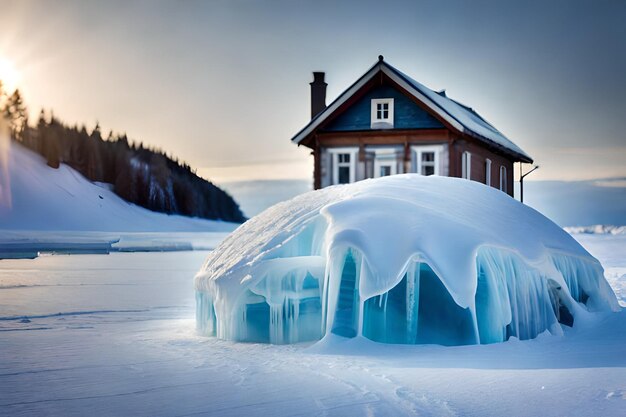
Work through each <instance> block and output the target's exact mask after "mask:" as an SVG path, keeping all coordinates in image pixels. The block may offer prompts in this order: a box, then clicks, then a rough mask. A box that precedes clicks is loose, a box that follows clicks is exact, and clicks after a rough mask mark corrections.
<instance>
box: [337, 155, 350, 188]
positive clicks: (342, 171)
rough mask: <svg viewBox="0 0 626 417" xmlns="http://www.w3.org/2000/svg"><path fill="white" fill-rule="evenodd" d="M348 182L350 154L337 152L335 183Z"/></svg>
mask: <svg viewBox="0 0 626 417" xmlns="http://www.w3.org/2000/svg"><path fill="white" fill-rule="evenodd" d="M349 182H350V154H349V153H338V154H337V184H348V183H349Z"/></svg>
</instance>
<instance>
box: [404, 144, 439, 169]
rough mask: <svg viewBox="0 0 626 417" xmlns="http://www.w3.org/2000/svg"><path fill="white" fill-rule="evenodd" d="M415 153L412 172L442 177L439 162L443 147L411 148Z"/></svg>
mask: <svg viewBox="0 0 626 417" xmlns="http://www.w3.org/2000/svg"><path fill="white" fill-rule="evenodd" d="M411 149H413V152H414V153H415V159H414V165H413V170H414V172H416V173H418V174H422V175H442V174H441V172H440V169H441V168H440V160H441V155H442V153H443V151H444V147H443V145H431V146H412V147H411Z"/></svg>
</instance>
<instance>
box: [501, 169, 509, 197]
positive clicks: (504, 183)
mask: <svg viewBox="0 0 626 417" xmlns="http://www.w3.org/2000/svg"><path fill="white" fill-rule="evenodd" d="M507 186H508V178H507V173H506V167H505V166H504V165H500V191H504V192H505V193H506V192H508V191H507Z"/></svg>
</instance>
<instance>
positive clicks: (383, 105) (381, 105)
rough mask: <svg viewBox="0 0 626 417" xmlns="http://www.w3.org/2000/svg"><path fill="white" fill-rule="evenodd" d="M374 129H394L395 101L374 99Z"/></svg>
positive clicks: (372, 125) (372, 124)
mask: <svg viewBox="0 0 626 417" xmlns="http://www.w3.org/2000/svg"><path fill="white" fill-rule="evenodd" d="M371 127H372V129H390V128H392V127H393V99H392V98H375V99H372V123H371Z"/></svg>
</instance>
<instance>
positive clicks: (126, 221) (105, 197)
mask: <svg viewBox="0 0 626 417" xmlns="http://www.w3.org/2000/svg"><path fill="white" fill-rule="evenodd" d="M1 136H2V135H0V137H1ZM0 142H1V143H0V230H38V231H101V232H103V231H106V232H171V231H179V232H198V231H199V232H210V231H216V232H217V231H219V232H229V231H231V230H233V229H234V228H235V227H236V226H237V225H235V224H233V223H227V222H222V221H214V220H206V219H199V218H191V217H184V216H179V215H167V214H163V213H156V212H153V211H150V210H146V209H144V208H142V207H139V206H136V205H134V204H130V203H128V202H126V201H124V200H122V199H121V198H120V197H118V196H117V195H116V194H114V193H113V192H112V191H111V190H110V186H109V185H100V186H99V185H97V184H94V183H92V182H90V181H89V180H87V179H86V178H85V177H83V176H82V175H81V174H79V173H78V172H76V171H75V170H74V169H72V168H70V167H69V166H67V165H65V164H61V166H60V167H59V168H58V169H53V168H50V167H49V166H47V165H46V162H45V160H44V159H43V158H42V157H41V156H39V155H37V154H35V153H33V152H31V151H30V150H27V149H25V148H24V147H22V146H21V145H19V144H16V143H10V142H9V141H8V139H2V140H1V141H0ZM7 190H10V192H7Z"/></svg>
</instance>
